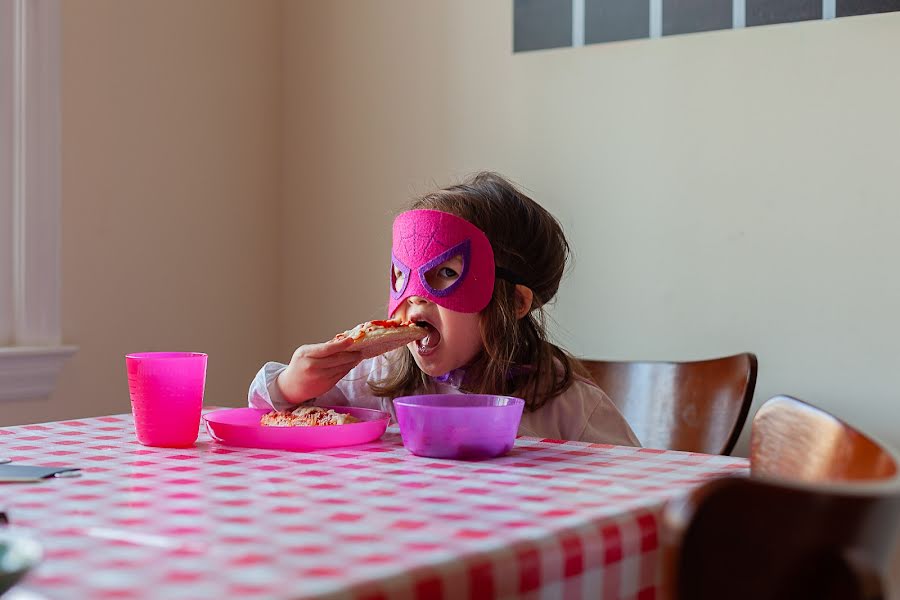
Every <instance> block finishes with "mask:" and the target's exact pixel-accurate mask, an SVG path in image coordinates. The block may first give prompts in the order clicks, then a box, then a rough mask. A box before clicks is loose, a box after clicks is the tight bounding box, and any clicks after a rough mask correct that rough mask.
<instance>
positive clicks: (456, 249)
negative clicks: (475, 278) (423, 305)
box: [419, 240, 472, 298]
mask: <svg viewBox="0 0 900 600" xmlns="http://www.w3.org/2000/svg"><path fill="white" fill-rule="evenodd" d="M457 255H460V256H462V260H463V268H462V273H460V274H459V279H457V280H456V281H454V282H453V283H451V284H450V285H449V286H448V287H446V288H444V289H442V290H436V289H434V288H433V287H431V286H430V285H428V280H427V279H426V278H425V274H426V273H428V271H430V270H432V269H433V268H435V267H437V266H438V265H440V264H441V263H443V262H446V261H448V260H450V259H451V258H453V257H454V256H457ZM471 255H472V243H471V241H469V240H465V241H462V242H460V243H459V244H457V245H455V246H453V247H452V248H450V249H449V250H447V251H446V252H442V253H441V254H438V255H437V256H435V257H434V258H432V259H431V260H429V261H428V262H427V263H425V264H424V265H422V266H421V267H419V281H421V282H422V287H424V288H425V289H426V290H427V291H428V293H429V294H433V295H434V296H437V297H438V298H443V297H444V296H447V295H449V294H451V293H453V290H455V289H456V288H458V287H459V286H460V284H461V283H462V282H463V280H464V279H465V278H466V273H468V272H469V261H470V260H471Z"/></svg>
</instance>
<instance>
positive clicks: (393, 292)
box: [391, 252, 410, 300]
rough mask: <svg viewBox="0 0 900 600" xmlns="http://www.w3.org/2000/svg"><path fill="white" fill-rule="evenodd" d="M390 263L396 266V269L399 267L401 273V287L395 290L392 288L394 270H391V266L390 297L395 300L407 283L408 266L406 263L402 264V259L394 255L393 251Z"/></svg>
mask: <svg viewBox="0 0 900 600" xmlns="http://www.w3.org/2000/svg"><path fill="white" fill-rule="evenodd" d="M391 264H392V266H393V267H397V268H398V269H400V272H401V273H403V287H401V288H400V289H399V290H395V289H394V282H395V279H394V270H393V268H391V298H393V299H394V300H396V299H398V298H399V297H400V296H402V295H403V292H405V291H406V286H408V285H409V271H410V268H409V267H407V266H406V265H404V264H403V261H401V260H400V259H399V258H397V257H396V256H394V253H393V252H391Z"/></svg>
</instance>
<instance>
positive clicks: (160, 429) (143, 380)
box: [125, 352, 206, 448]
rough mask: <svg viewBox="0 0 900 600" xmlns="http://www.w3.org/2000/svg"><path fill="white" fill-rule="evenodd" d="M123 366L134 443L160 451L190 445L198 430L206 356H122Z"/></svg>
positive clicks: (147, 354)
mask: <svg viewBox="0 0 900 600" xmlns="http://www.w3.org/2000/svg"><path fill="white" fill-rule="evenodd" d="M125 367H126V369H127V370H128V391H129V393H130V394H131V412H132V414H133V415H134V431H135V433H136V434H137V439H138V441H139V442H140V443H142V444H144V445H145V446H160V447H163V448H187V447H188V446H192V445H193V444H194V442H196V441H197V435H198V433H199V431H200V409H201V408H202V407H203V390H204V387H205V385H206V354H203V353H201V352H139V353H137V354H126V355H125Z"/></svg>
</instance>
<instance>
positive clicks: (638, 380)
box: [581, 352, 757, 454]
mask: <svg viewBox="0 0 900 600" xmlns="http://www.w3.org/2000/svg"><path fill="white" fill-rule="evenodd" d="M581 362H582V364H584V366H585V368H587V370H588V372H590V374H591V377H592V378H593V379H594V381H595V382H597V385H599V386H600V387H601V388H602V389H603V391H604V392H606V393H607V394H608V395H609V397H610V398H611V399H612V401H613V403H614V404H615V405H616V406H617V407H618V408H619V410H620V411H621V412H622V414H623V415H624V417H625V419H626V420H627V421H628V424H629V425H631V428H632V429H633V430H634V433H635V434H636V435H637V437H638V439H639V440H640V441H641V444H642V445H643V446H645V447H647V448H665V449H668V450H686V451H689V452H704V453H707V454H730V453H731V451H732V449H733V448H734V445H735V443H737V440H738V437H739V436H740V434H741V429H742V428H743V426H744V421H745V420H746V419H747V413H748V412H749V410H750V403H751V402H752V400H753V390H754V388H755V387H756V371H757V362H756V356H755V355H754V354H751V353H749V352H745V353H743V354H735V355H734V356H725V357H722V358H713V359H710V360H698V361H690V362H637V361H606V360H582V361H581Z"/></svg>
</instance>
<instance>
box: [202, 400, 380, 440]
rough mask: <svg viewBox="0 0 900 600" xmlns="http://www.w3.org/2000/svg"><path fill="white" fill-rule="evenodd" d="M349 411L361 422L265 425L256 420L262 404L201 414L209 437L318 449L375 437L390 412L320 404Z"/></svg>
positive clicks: (258, 417) (263, 410) (260, 415)
mask: <svg viewBox="0 0 900 600" xmlns="http://www.w3.org/2000/svg"><path fill="white" fill-rule="evenodd" d="M322 408H333V409H334V411H335V412H339V413H349V414H351V415H353V416H354V417H356V418H357V419H359V420H360V421H361V422H360V423H350V424H348V425H327V426H322V427H268V426H265V427H264V426H262V425H260V424H259V419H260V417H262V416H263V415H264V414H266V413H267V412H270V411H268V410H266V409H264V408H226V409H222V410H216V411H213V412H210V413H207V414H205V415H203V420H204V421H206V431H208V432H209V435H210V437H211V438H212V439H213V440H215V441H217V442H219V443H222V444H226V445H228V446H242V447H244V448H270V449H276V450H317V449H319V448H336V447H338V446H352V445H354V444H364V443H366V442H371V441H373V440H377V439H378V438H380V437H381V436H382V434H384V430H385V429H387V426H388V421H390V419H391V415H390V414H388V413H386V412H382V411H380V410H372V409H369V408H350V407H347V406H323V407H322Z"/></svg>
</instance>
